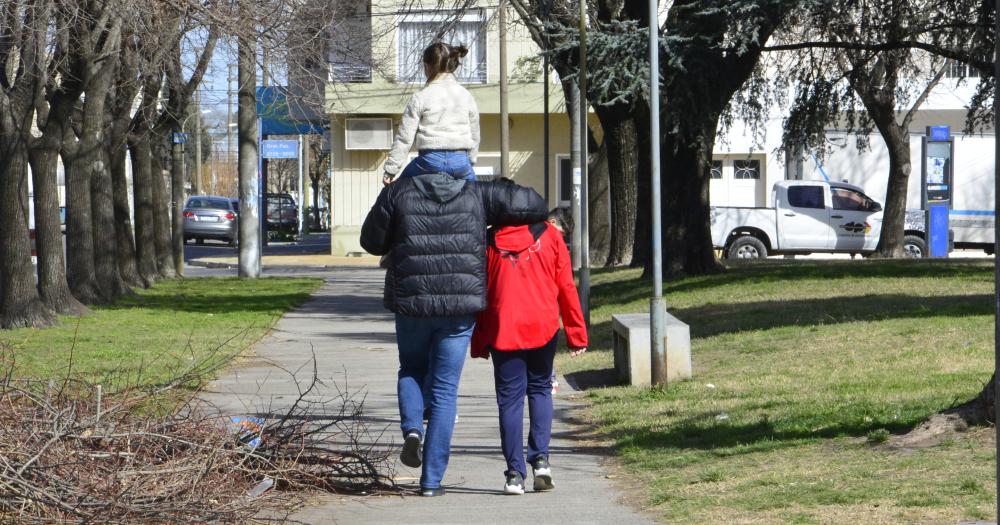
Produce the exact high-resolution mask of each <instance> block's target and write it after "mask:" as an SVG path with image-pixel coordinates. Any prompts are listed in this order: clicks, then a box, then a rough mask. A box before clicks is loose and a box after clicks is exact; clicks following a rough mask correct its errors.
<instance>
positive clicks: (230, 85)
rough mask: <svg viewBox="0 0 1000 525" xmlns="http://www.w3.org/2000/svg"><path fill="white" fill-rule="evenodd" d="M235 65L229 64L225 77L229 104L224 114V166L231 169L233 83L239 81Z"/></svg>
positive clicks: (233, 125)
mask: <svg viewBox="0 0 1000 525" xmlns="http://www.w3.org/2000/svg"><path fill="white" fill-rule="evenodd" d="M237 67H238V66H237V64H229V68H228V75H227V76H226V100H227V102H228V103H229V108H228V111H227V112H226V164H227V165H228V166H230V167H232V164H233V150H234V149H235V148H234V147H233V127H235V124H234V122H233V96H234V95H235V93H234V92H233V82H236V81H238V80H239V78H238V77H237V76H236V74H235V73H234V71H236V70H237Z"/></svg>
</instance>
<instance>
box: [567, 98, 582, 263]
mask: <svg viewBox="0 0 1000 525" xmlns="http://www.w3.org/2000/svg"><path fill="white" fill-rule="evenodd" d="M579 101H580V84H578V83H577V81H576V80H574V81H572V82H571V84H570V89H569V103H567V104H566V109H567V111H566V113H568V114H569V129H570V133H569V162H570V165H571V166H572V168H573V200H572V203H571V204H570V206H571V208H570V210H571V211H572V214H573V224H574V225H576V228H573V239H572V244H573V245H572V246H571V247H570V248H572V249H571V250H570V255H572V259H573V270H579V269H580V266H581V262H580V259H581V257H580V255H581V252H580V245H581V243H582V242H583V241H582V239H583V236H582V235H581V232H580V230H581V229H582V228H581V226H582V222H581V218H580V191H581V189H580V182H581V180H582V178H583V173H582V172H581V171H580V170H581V168H580V153H581V151H580V142H581V137H580V112H579V111H577V108H578V107H579Z"/></svg>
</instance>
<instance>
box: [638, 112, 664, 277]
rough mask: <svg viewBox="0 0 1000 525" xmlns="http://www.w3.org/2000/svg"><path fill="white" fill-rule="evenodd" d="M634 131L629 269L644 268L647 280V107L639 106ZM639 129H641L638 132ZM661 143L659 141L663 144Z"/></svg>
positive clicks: (649, 210) (649, 184)
mask: <svg viewBox="0 0 1000 525" xmlns="http://www.w3.org/2000/svg"><path fill="white" fill-rule="evenodd" d="M635 123H636V132H637V135H638V141H637V142H638V144H637V148H636V149H637V150H638V151H639V152H641V153H640V154H639V162H638V169H637V173H636V181H635V190H636V191H635V192H636V197H637V202H636V206H635V237H634V240H633V244H632V263H631V264H630V266H631V267H632V268H643V269H644V270H645V271H644V272H643V274H644V275H645V276H646V277H649V276H650V275H649V269H650V268H651V267H652V253H653V252H652V249H653V246H652V243H653V230H652V227H653V226H652V222H653V218H652V217H653V215H652V207H653V203H652V201H651V200H650V199H651V197H650V194H651V191H652V182H653V181H652V165H651V164H652V158H651V153H650V151H651V148H652V141H651V140H650V136H649V131H648V130H649V126H650V122H649V107H648V106H647V105H645V104H642V105H641V106H640V111H639V112H637V113H636V117H635ZM639 129H641V130H642V132H641V133H639ZM662 142H663V141H662V140H661V141H660V143H661V145H662Z"/></svg>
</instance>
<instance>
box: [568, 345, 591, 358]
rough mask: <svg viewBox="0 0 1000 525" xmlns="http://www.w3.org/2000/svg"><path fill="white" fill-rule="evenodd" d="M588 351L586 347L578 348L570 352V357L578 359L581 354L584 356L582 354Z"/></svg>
mask: <svg viewBox="0 0 1000 525" xmlns="http://www.w3.org/2000/svg"><path fill="white" fill-rule="evenodd" d="M586 351H587V348H586V347H584V348H577V349H576V350H570V351H569V356H570V357H577V356H579V355H580V354H582V353H584V352H586Z"/></svg>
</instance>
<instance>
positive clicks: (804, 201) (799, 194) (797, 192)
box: [788, 186, 826, 209]
mask: <svg viewBox="0 0 1000 525" xmlns="http://www.w3.org/2000/svg"><path fill="white" fill-rule="evenodd" d="M788 204H789V205H791V206H792V207H793V208H816V209H823V208H825V207H826V205H825V204H824V203H823V187H822V186H790V187H789V188H788Z"/></svg>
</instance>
